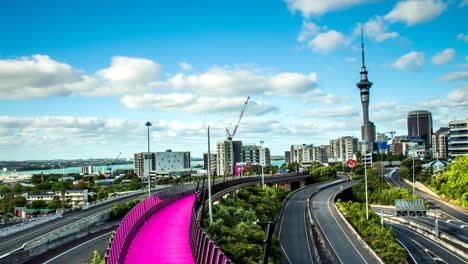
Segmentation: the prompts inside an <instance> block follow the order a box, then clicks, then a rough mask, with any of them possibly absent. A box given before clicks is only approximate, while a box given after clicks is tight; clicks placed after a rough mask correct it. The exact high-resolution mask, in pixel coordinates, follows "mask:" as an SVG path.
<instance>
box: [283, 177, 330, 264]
mask: <svg viewBox="0 0 468 264" xmlns="http://www.w3.org/2000/svg"><path fill="white" fill-rule="evenodd" d="M323 185H325V183H322V184H319V185H310V186H307V187H304V188H302V189H299V190H297V191H295V192H293V193H291V194H290V196H289V197H288V198H287V201H286V204H285V205H284V208H283V213H282V216H281V219H280V222H279V223H278V225H279V234H278V238H279V241H280V244H281V249H282V251H283V256H284V258H283V262H282V263H290V264H293V263H314V261H313V260H314V258H313V256H314V254H313V253H312V252H311V251H312V248H311V246H310V244H311V241H310V235H309V229H308V228H307V225H309V220H308V214H307V212H306V203H307V199H308V198H309V197H310V196H311V195H312V194H313V193H314V192H315V191H316V190H317V188H319V187H320V186H323Z"/></svg>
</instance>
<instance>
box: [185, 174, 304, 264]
mask: <svg viewBox="0 0 468 264" xmlns="http://www.w3.org/2000/svg"><path fill="white" fill-rule="evenodd" d="M306 177H308V175H305V174H303V173H290V174H279V175H273V176H267V177H265V182H266V183H276V182H285V181H297V180H303V179H304V178H306ZM261 180H262V177H261V176H255V177H243V178H238V179H234V180H231V181H224V182H220V183H217V184H215V185H214V186H213V189H212V193H213V194H215V193H217V192H219V191H221V190H224V189H226V188H229V187H233V186H235V185H240V184H244V183H249V182H252V183H254V182H261ZM202 188H203V187H202ZM206 197H207V190H206V186H205V188H203V190H202V192H201V193H199V194H198V195H197V199H195V202H194V205H193V212H192V219H191V220H190V231H189V235H190V245H191V247H192V255H193V257H194V260H195V263H199V264H229V263H232V261H231V260H230V259H229V258H228V257H227V256H226V255H225V254H224V253H223V252H222V251H221V249H220V248H219V247H218V246H217V245H216V243H215V242H213V241H212V240H211V239H210V237H209V236H208V234H207V233H206V232H205V231H204V230H203V228H202V227H201V226H200V219H199V217H198V216H199V215H201V214H199V211H200V210H201V211H204V209H205V208H204V203H205V201H204V199H205V198H206ZM202 213H203V212H202Z"/></svg>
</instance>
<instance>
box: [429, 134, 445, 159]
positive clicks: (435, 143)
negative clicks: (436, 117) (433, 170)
mask: <svg viewBox="0 0 468 264" xmlns="http://www.w3.org/2000/svg"><path fill="white" fill-rule="evenodd" d="M448 136H449V128H448V127H441V128H439V130H437V131H436V132H435V133H434V134H432V156H433V157H434V158H438V159H446V158H447V149H448Z"/></svg>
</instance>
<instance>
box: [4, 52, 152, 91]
mask: <svg viewBox="0 0 468 264" xmlns="http://www.w3.org/2000/svg"><path fill="white" fill-rule="evenodd" d="M159 75H160V66H159V65H158V64H157V63H155V62H153V61H151V60H147V59H141V58H129V57H113V58H112V63H111V66H110V67H109V68H106V69H102V70H99V71H98V72H96V74H94V75H87V74H85V73H84V72H82V71H79V70H75V69H73V68H72V67H71V66H70V65H68V64H65V63H61V62H57V61H55V60H53V59H51V58H50V57H49V56H45V55H33V56H31V57H21V58H18V59H10V60H0V98H6V99H27V98H46V97H50V96H69V95H76V94H80V95H87V96H108V95H120V94H132V93H138V92H142V91H149V90H152V89H154V84H153V82H155V81H157V79H158V78H159ZM13 91H14V92H13Z"/></svg>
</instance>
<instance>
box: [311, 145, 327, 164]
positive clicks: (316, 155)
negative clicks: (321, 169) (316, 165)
mask: <svg viewBox="0 0 468 264" xmlns="http://www.w3.org/2000/svg"><path fill="white" fill-rule="evenodd" d="M327 147H328V145H322V146H316V147H314V151H313V158H312V159H313V160H314V161H318V162H320V163H327V162H328V153H327Z"/></svg>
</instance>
